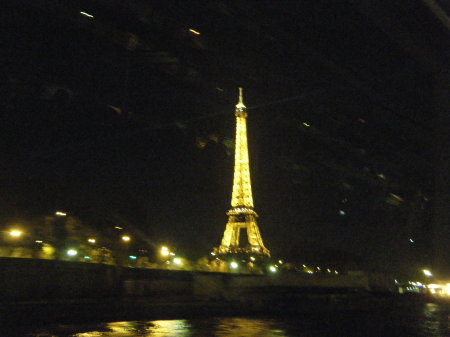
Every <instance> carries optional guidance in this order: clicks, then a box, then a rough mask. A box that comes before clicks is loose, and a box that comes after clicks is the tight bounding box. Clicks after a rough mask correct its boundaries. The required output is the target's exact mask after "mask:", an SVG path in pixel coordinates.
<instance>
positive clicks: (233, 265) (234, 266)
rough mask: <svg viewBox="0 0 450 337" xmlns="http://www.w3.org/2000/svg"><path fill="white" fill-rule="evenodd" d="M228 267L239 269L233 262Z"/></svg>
mask: <svg viewBox="0 0 450 337" xmlns="http://www.w3.org/2000/svg"><path fill="white" fill-rule="evenodd" d="M230 267H231V268H232V269H237V268H238V267H239V265H238V264H237V263H236V262H234V261H233V262H231V263H230Z"/></svg>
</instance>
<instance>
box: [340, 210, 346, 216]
mask: <svg viewBox="0 0 450 337" xmlns="http://www.w3.org/2000/svg"><path fill="white" fill-rule="evenodd" d="M346 214H347V213H345V211H343V210H342V209H340V210H339V215H342V216H344V215H346Z"/></svg>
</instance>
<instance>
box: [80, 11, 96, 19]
mask: <svg viewBox="0 0 450 337" xmlns="http://www.w3.org/2000/svg"><path fill="white" fill-rule="evenodd" d="M80 14H81V15H84V16H87V17H88V18H93V17H94V16H93V15H92V14H89V13H86V12H80Z"/></svg>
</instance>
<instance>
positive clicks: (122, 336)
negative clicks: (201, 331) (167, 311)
mask: <svg viewBox="0 0 450 337" xmlns="http://www.w3.org/2000/svg"><path fill="white" fill-rule="evenodd" d="M105 328H106V329H105V330H106V331H90V332H82V333H78V334H75V335H73V336H74V337H171V336H174V337H187V336H192V333H191V330H192V329H191V326H190V324H189V323H188V322H187V321H186V320H160V321H150V322H140V321H130V322H111V323H107V324H106V325H105Z"/></svg>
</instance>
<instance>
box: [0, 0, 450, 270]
mask: <svg viewBox="0 0 450 337" xmlns="http://www.w3.org/2000/svg"><path fill="white" fill-rule="evenodd" d="M393 3H394V2H392V1H387V0H386V1H379V2H378V3H376V4H375V3H373V4H372V7H373V8H363V7H364V6H361V5H358V4H357V2H356V1H350V0H349V1H339V2H336V1H318V2H307V1H286V2H284V1H283V2H282V1H253V2H247V1H234V2H228V1H207V2H202V1H149V2H143V1H137V0H128V1H101V0H98V1H69V0H67V1H64V0H61V1H40V0H39V1H9V4H8V2H6V3H4V4H2V5H1V6H2V10H1V11H0V12H1V14H0V15H1V21H2V22H4V23H5V24H6V29H5V30H3V31H2V32H1V37H2V41H3V43H2V45H3V46H2V53H1V72H0V74H1V79H2V80H1V83H2V84H1V102H0V106H1V110H2V117H1V132H0V158H1V160H0V186H1V188H0V218H1V219H2V221H3V223H5V224H6V223H7V222H8V221H11V219H14V218H33V217H39V216H43V215H46V214H52V213H54V211H55V210H65V211H67V212H68V213H70V214H72V215H74V216H77V217H79V218H80V219H82V220H83V221H85V222H87V223H89V224H91V225H92V226H94V227H98V228H104V227H108V226H109V227H110V226H114V225H121V226H124V227H127V228H136V229H139V230H141V231H142V232H144V233H145V234H146V235H147V237H148V238H149V239H150V240H151V241H152V242H154V243H155V244H159V243H168V244H172V245H174V246H175V247H177V250H178V251H180V252H183V253H184V254H186V255H187V256H189V257H192V258H198V257H200V256H202V255H205V254H208V253H209V252H210V250H211V249H212V247H214V246H217V245H218V244H219V243H220V239H221V237H222V234H223V230H224V229H225V224H226V220H227V218H226V215H225V212H226V211H227V210H228V209H229V207H230V206H229V205H230V199H231V186H232V175H233V146H234V126H235V125H234V123H235V119H234V105H235V104H236V103H237V87H238V86H242V87H244V101H245V103H246V105H247V107H248V113H249V118H248V133H249V135H248V136H249V147H250V161H251V176H252V185H253V194H254V200H255V210H256V211H257V212H258V213H259V215H260V218H259V227H260V230H261V233H262V236H263V240H264V242H265V245H266V246H267V247H268V248H269V249H270V250H271V251H272V253H273V254H274V255H276V256H280V257H284V258H286V259H292V260H295V261H305V260H314V259H319V260H320V259H325V260H327V259H328V260H333V259H334V260H336V264H339V263H342V264H345V263H350V262H349V261H351V263H356V264H357V265H358V266H365V267H369V268H375V269H383V268H384V269H386V270H396V269H398V268H403V269H408V268H412V267H411V260H414V261H415V262H414V263H417V264H424V265H425V264H427V263H429V261H430V259H431V256H430V255H429V253H426V252H427V249H425V247H428V246H429V245H430V244H431V239H432V238H431V235H430V234H429V233H430V231H432V230H433V227H432V220H431V219H432V204H433V193H434V192H433V184H434V180H433V165H432V161H433V158H434V157H433V156H434V153H433V137H434V133H433V129H432V127H433V124H432V121H433V117H434V113H433V93H432V89H431V88H432V76H431V74H432V73H433V71H434V70H435V68H436V67H440V66H441V65H442V64H444V63H445V62H448V58H447V59H446V58H445V56H446V55H447V56H448V54H447V52H448V50H449V49H448V47H449V42H448V41H449V40H448V31H446V30H445V29H444V27H443V26H442V25H441V23H440V22H439V20H438V19H437V18H436V17H434V16H433V15H432V13H431V11H430V10H429V9H428V8H426V6H425V5H424V4H423V3H422V2H421V1H419V0H414V1H398V2H397V1H396V2H395V3H396V4H395V5H394V4H393ZM441 5H442V6H443V7H444V8H445V6H446V4H445V2H443V3H442V4H441ZM80 11H83V12H86V13H89V14H91V15H93V16H94V17H93V18H90V17H87V16H85V15H82V14H80ZM380 18H384V19H383V20H381V19H380ZM191 28H192V29H195V31H198V32H200V35H197V34H195V33H193V32H192V31H189V29H191ZM404 31H407V32H409V33H408V34H410V35H408V36H409V37H405V35H404V34H403V33H402V32H404ZM409 38H411V39H412V40H411V41H413V43H412V44H408V43H407V42H408V41H410V40H408V39H409ZM447 66H448V64H447ZM410 238H413V239H414V244H412V243H411V242H410V240H409V239H410ZM328 260H327V261H328ZM355 261H356V262H355ZM414 267H415V266H414ZM355 268H356V267H355Z"/></svg>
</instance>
